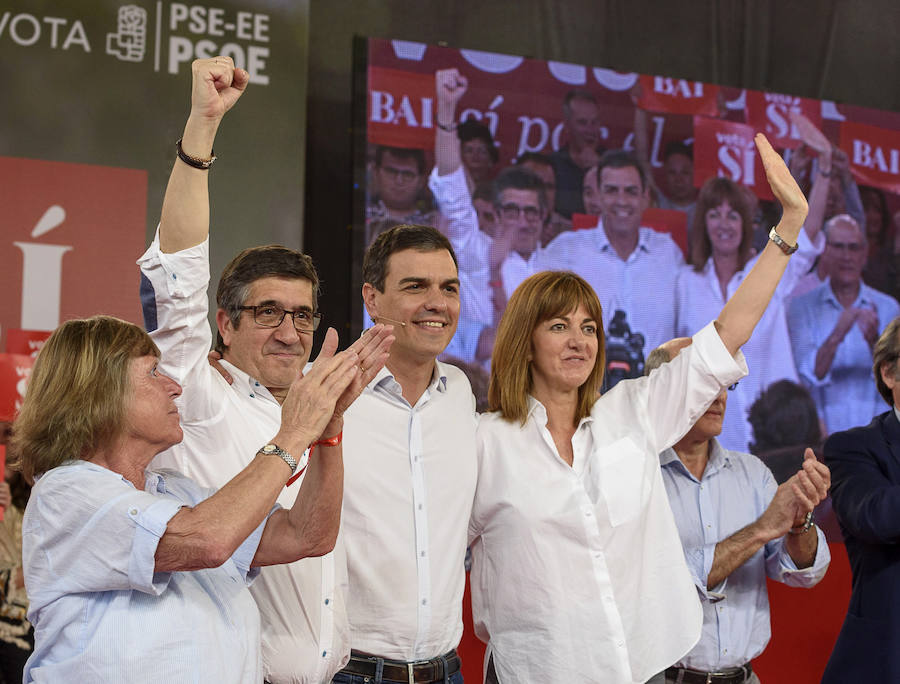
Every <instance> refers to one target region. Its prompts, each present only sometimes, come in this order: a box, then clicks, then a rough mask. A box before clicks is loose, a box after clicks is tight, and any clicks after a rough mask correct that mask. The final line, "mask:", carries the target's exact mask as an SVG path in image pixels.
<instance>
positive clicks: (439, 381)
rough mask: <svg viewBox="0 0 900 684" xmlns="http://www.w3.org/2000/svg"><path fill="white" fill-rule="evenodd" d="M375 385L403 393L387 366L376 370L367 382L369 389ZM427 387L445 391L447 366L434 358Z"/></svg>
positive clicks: (398, 393) (388, 390)
mask: <svg viewBox="0 0 900 684" xmlns="http://www.w3.org/2000/svg"><path fill="white" fill-rule="evenodd" d="M376 387H380V388H381V389H383V390H385V391H387V392H390V393H392V394H397V395H400V394H403V388H402V387H401V386H400V383H399V382H397V380H396V379H395V378H394V374H393V373H391V371H390V370H389V369H388V367H387V366H384V367H383V368H382V369H381V370H380V371H378V373H377V374H376V375H375V377H374V378H372V380H371V382H369V389H373V390H374V389H375V388H376ZM428 389H429V390H433V391H436V392H441V393H443V392H446V391H447V366H446V365H445V364H443V363H441V362H440V361H438V360H435V362H434V372H433V373H432V374H431V381H430V382H429V383H428Z"/></svg>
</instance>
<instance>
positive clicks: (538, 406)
mask: <svg viewBox="0 0 900 684" xmlns="http://www.w3.org/2000/svg"><path fill="white" fill-rule="evenodd" d="M525 415H526V416H527V418H526V421H527V420H529V419H530V418H531V417H532V415H534V419H535V420H536V421H538V422H539V423H540V424H541V425H546V424H547V409H546V408H545V407H544V405H543V404H542V403H541V402H540V401H538V400H537V399H535V398H534V397H533V396H531V395H530V394H529V395H528V408H527V409H526V414H525ZM593 422H594V417H593V416H592V415H591V414H590V413H589V414H588V415H586V416H585V417H584V418H582V419H581V420H580V421H579V422H578V428H577V429H578V430H580V429H581V428H582V426H584V425H591V424H592V423H593Z"/></svg>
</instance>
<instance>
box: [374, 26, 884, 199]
mask: <svg viewBox="0 0 900 684" xmlns="http://www.w3.org/2000/svg"><path fill="white" fill-rule="evenodd" d="M449 67H456V68H458V69H459V70H460V71H461V72H462V73H463V74H464V75H466V76H467V77H468V79H469V90H468V92H467V93H466V95H465V96H464V97H463V99H462V102H461V103H460V106H459V120H460V121H463V120H465V119H467V118H474V119H477V120H479V121H482V122H483V123H485V124H486V125H487V126H488V128H490V129H491V132H492V134H493V135H494V138H495V140H496V141H497V147H498V151H499V153H500V162H499V165H498V168H500V167H503V166H505V165H507V164H509V163H511V162H512V161H513V160H514V159H515V158H516V157H518V156H519V155H521V154H522V153H524V152H543V153H551V152H553V151H554V150H556V149H559V148H560V147H562V146H564V145H565V143H566V137H565V131H564V130H563V124H562V101H563V98H564V97H565V95H566V93H567V92H569V91H570V90H572V89H573V88H581V89H585V90H588V91H590V92H592V93H593V94H594V95H595V96H596V97H597V99H598V101H599V103H600V107H601V126H602V128H601V136H602V144H603V146H604V147H606V148H617V147H627V148H632V147H633V134H632V131H633V127H634V105H633V103H632V100H631V89H632V87H633V86H634V85H635V84H636V83H637V82H640V83H641V100H640V103H641V104H642V106H643V107H644V108H646V109H647V111H648V112H650V115H649V117H648V118H649V122H648V126H649V130H648V135H649V138H650V143H651V147H652V149H651V150H650V159H651V164H652V166H653V168H654V173H655V174H656V175H657V180H661V170H660V169H661V166H662V151H663V149H664V148H665V145H666V144H667V143H669V142H671V141H674V140H680V141H686V142H692V141H694V139H695V137H697V136H699V132H697V131H696V130H695V128H694V123H695V122H694V118H693V116H694V115H703V117H717V119H716V120H718V121H720V122H722V123H727V122H731V123H734V124H745V125H746V126H747V128H746V129H743V130H744V131H746V132H750V133H756V132H757V131H763V132H764V133H766V135H767V136H768V137H769V138H770V141H771V142H772V143H773V145H774V146H775V147H776V148H777V149H785V148H792V147H796V146H797V144H798V142H799V141H798V139H797V135H796V131H795V130H794V129H793V127H792V126H791V124H790V122H789V119H788V114H789V112H790V111H792V110H793V111H797V112H800V113H802V114H803V115H805V116H806V117H807V118H809V119H810V120H811V121H812V122H813V123H814V124H815V125H816V126H817V127H819V128H821V129H822V131H823V132H824V133H825V134H826V136H828V138H829V139H830V140H831V141H832V142H833V143H835V144H838V142H839V140H840V146H841V147H842V149H845V150H846V151H847V152H848V154H849V155H850V159H851V169H852V171H853V173H854V175H855V176H856V178H857V180H858V181H859V182H860V183H863V184H867V185H874V186H875V187H879V188H882V189H883V190H885V191H887V192H891V193H900V174H898V173H895V172H894V169H896V168H897V163H900V159H898V157H897V156H896V155H897V154H898V153H897V150H900V143H895V141H896V140H898V138H897V136H898V135H900V133H898V131H900V114H898V113H894V112H884V111H880V110H875V109H869V108H866V107H858V106H853V105H844V104H835V103H833V102H821V101H818V100H811V99H809V98H801V97H796V96H792V95H783V94H777V93H764V92H762V91H758V90H742V89H740V88H729V87H725V86H715V85H712V84H708V83H699V82H695V81H686V80H680V79H672V78H664V77H657V76H652V75H639V74H635V73H621V72H616V71H613V70H610V69H602V68H594V67H588V66H584V65H578V64H567V63H562V62H552V61H551V62H544V61H540V60H534V59H525V58H523V57H516V56H512V55H501V54H493V53H485V52H479V51H475V50H459V49H455V48H444V47H438V46H433V45H424V44H421V43H410V42H405V41H390V40H374V39H373V40H370V41H369V93H368V95H369V100H368V103H367V110H368V113H369V118H368V136H369V138H368V139H369V142H370V143H375V144H384V145H393V146H398V147H417V148H421V149H425V150H426V151H428V153H429V155H430V153H431V151H432V149H433V145H434V137H433V136H434V86H433V77H434V72H435V71H436V70H437V69H445V68H449ZM698 120H699V119H698ZM861 124H864V125H866V126H870V127H872V126H874V127H877V128H878V129H879V130H877V131H874V130H869V131H868V132H867V131H866V129H865V128H860V125H861ZM851 136H859V137H858V139H859V140H860V141H862V142H864V143H866V144H869V145H870V146H871V147H870V148H866V147H859V148H858V150H857V151H858V153H859V154H857V155H856V157H854V155H853V154H852V151H853V142H852V140H853V138H852V137H851ZM873 136H875V137H874V138H873ZM750 138H751V140H752V135H750ZM877 140H880V141H881V143H882V144H880V145H879V144H878V143H877V142H876V141H877ZM885 141H890V142H889V143H888V145H887V147H885V146H884V143H885ZM877 148H884V149H881V150H880V151H878V149H877ZM888 148H889V149H888ZM892 151H893V152H892ZM695 153H696V150H695ZM723 154H726V156H728V155H732V160H733V161H734V162H735V163H736V166H735V169H736V168H738V167H739V166H740V164H739V163H737V162H738V160H737V158H736V157H734V156H733V155H735V154H736V151H734V150H731V151H728V152H727V153H723ZM892 155H893V156H892ZM882 158H883V159H884V163H882V162H881V159H882ZM741 161H742V160H741ZM885 169H886V170H885ZM722 172H723V173H726V174H728V175H729V176H730V177H731V176H732V175H734V170H733V169H732V170H728V169H724V168H723V169H722ZM761 173H762V169H761V168H759V169H756V174H761ZM756 174H755V175H754V180H755V182H754V184H753V185H751V186H750V187H751V189H752V190H753V191H754V192H755V193H756V194H757V196H759V197H763V198H765V199H771V197H770V196H767V195H768V185H767V184H766V183H763V184H762V185H760V184H759V182H758V180H759V179H762V178H763V176H761V175H756ZM707 177H708V176H702V177H701V176H700V174H699V173H698V174H696V175H695V184H699V183H701V182H702V181H703V180H706V178H707ZM740 182H745V179H744V177H743V175H742V177H741V180H740Z"/></svg>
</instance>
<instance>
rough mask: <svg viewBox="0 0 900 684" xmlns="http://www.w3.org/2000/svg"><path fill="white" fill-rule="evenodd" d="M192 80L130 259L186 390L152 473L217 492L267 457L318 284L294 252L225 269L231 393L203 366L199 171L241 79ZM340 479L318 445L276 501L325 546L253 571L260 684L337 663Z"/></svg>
mask: <svg viewBox="0 0 900 684" xmlns="http://www.w3.org/2000/svg"><path fill="white" fill-rule="evenodd" d="M192 73H193V89H192V96H191V113H190V116H189V118H188V121H187V124H186V125H185V128H184V137H183V138H182V140H181V141H179V147H178V153H179V158H178V159H176V160H175V163H174V166H173V168H172V174H171V176H170V178H169V184H168V187H167V189H166V195H165V199H164V201H163V208H162V215H161V219H160V224H159V230H158V233H157V236H156V238H155V239H154V241H153V243H152V244H151V246H150V248H149V249H148V250H147V252H146V253H145V254H144V255H143V256H142V257H141V259H140V260H139V262H138V263H139V264H140V266H141V274H142V282H141V298H142V303H143V308H144V320H145V323H146V326H147V329H148V331H149V332H150V335H151V337H152V338H153V340H154V341H155V342H156V344H157V345H158V346H159V349H160V351H161V353H162V356H161V361H160V369H161V371H162V372H164V373H165V374H166V375H168V376H169V377H171V378H173V379H175V380H176V381H177V382H179V383H180V384H181V385H182V386H183V390H184V391H183V394H182V395H181V398H180V401H179V412H180V414H181V419H182V425H183V429H184V441H183V442H182V443H181V444H179V445H176V446H175V447H173V448H171V449H169V450H167V451H166V452H164V453H163V454H160V456H158V457H157V459H156V460H155V461H154V464H155V465H157V466H161V467H173V468H175V469H177V470H180V471H181V472H183V473H185V474H186V475H188V476H190V477H191V478H193V479H194V480H196V481H197V482H198V483H200V484H202V485H205V486H210V487H219V486H221V485H223V484H224V483H225V482H227V481H228V480H229V479H230V478H232V477H233V476H234V475H235V474H236V473H237V472H238V471H240V470H241V469H243V468H244V467H245V466H246V465H247V464H248V463H249V462H250V461H251V460H252V459H253V458H254V454H255V453H256V451H257V450H258V449H260V448H262V447H263V446H264V445H265V446H267V447H268V446H269V445H267V442H268V441H269V440H270V439H271V438H272V437H273V436H274V435H275V434H276V432H277V430H278V425H279V424H280V422H281V402H282V401H283V399H284V397H285V395H286V394H287V391H288V388H289V387H290V385H291V383H293V382H294V380H295V379H296V378H297V377H298V374H299V373H300V372H301V370H302V369H303V367H304V364H305V363H306V361H307V360H308V359H309V355H310V350H311V348H312V342H313V330H314V329H315V328H316V327H317V323H318V321H319V318H320V314H319V313H318V312H317V311H316V291H317V289H318V277H317V275H316V271H315V268H314V267H313V264H312V261H311V260H310V259H309V257H307V256H305V255H303V254H301V253H299V252H296V251H294V250H290V249H287V248H284V247H279V246H275V245H270V246H267V247H256V248H252V249H248V250H244V251H243V252H241V253H240V254H239V255H238V256H237V257H235V258H234V259H233V260H232V262H231V263H230V264H229V265H228V266H227V267H226V269H225V272H224V273H223V275H222V279H221V280H220V282H219V287H218V292H217V301H218V304H219V309H218V311H217V312H216V322H217V323H218V329H219V335H218V342H217V344H216V349H217V350H219V351H220V352H221V353H222V355H223V360H222V366H223V367H224V368H225V369H226V370H227V371H228V372H229V373H230V374H231V377H232V379H233V383H232V384H229V383H228V382H227V381H226V380H225V379H223V378H222V377H221V376H220V375H219V374H218V373H217V372H216V371H215V370H213V369H212V368H211V367H210V366H209V364H208V363H207V354H208V352H209V349H210V343H211V341H212V338H211V335H210V329H209V323H208V321H207V309H208V299H207V288H208V286H209V239H208V237H209V191H208V177H209V173H210V172H209V170H208V169H209V167H210V166H211V163H212V160H214V159H215V158H214V157H213V155H212V148H213V140H214V138H215V135H216V132H217V130H218V126H219V123H220V122H221V119H222V117H223V116H224V115H225V113H226V112H227V111H228V110H229V109H230V108H231V107H232V106H233V105H234V104H235V102H236V101H237V99H238V98H239V97H240V96H241V94H242V93H243V91H244V88H245V87H246V85H247V82H248V79H249V76H248V74H247V72H246V71H244V70H243V69H235V68H234V64H233V63H232V61H231V59H230V58H227V57H218V58H214V59H202V60H197V61H195V62H194V63H193V67H192ZM391 340H392V338H391V337H390V336H389V335H388V329H386V328H383V327H381V328H379V329H377V330H375V331H372V332H370V333H369V334H367V335H366V336H364V337H363V338H361V339H360V340H359V341H357V342H356V343H355V344H354V345H353V347H354V348H355V349H356V350H357V351H358V353H359V363H360V366H361V367H363V368H364V369H367V370H364V371H363V372H360V373H358V374H357V378H356V380H355V381H354V383H353V384H351V386H350V387H349V388H348V390H347V391H346V392H345V394H344V396H342V397H341V398H340V399H339V400H338V406H336V408H335V413H334V415H333V417H332V419H331V422H330V423H329V425H328V426H327V427H326V428H325V431H324V432H323V437H325V438H330V437H339V436H340V433H341V428H342V425H343V418H342V416H341V413H342V411H343V410H345V409H346V408H347V406H348V405H349V404H350V403H351V402H352V401H353V399H354V398H355V397H356V396H357V395H358V394H359V392H360V391H361V390H362V388H363V387H364V386H365V384H366V383H367V382H368V381H369V380H370V379H371V378H372V377H374V375H375V373H376V372H377V371H378V369H379V368H380V367H381V364H382V363H383V360H384V357H385V356H386V347H387V346H389V345H390V341H391ZM276 446H277V445H276ZM275 453H277V451H276V452H275ZM282 458H284V459H285V461H286V462H288V464H289V465H292V467H296V462H300V466H301V467H302V465H303V463H304V460H305V459H304V455H303V454H287V453H286V452H285V455H283V456H282ZM291 460H293V461H294V463H293V464H292V463H291ZM297 471H298V472H299V468H298V469H297ZM342 483H343V465H342V459H341V446H340V443H339V440H338V441H335V440H329V441H328V442H326V443H322V444H320V446H318V447H317V448H316V449H315V451H314V453H313V454H312V456H311V458H310V459H309V467H308V468H307V470H306V471H305V474H304V475H303V479H302V481H298V482H295V483H294V484H292V485H290V486H288V487H285V488H284V490H283V491H282V494H281V495H280V496H279V497H278V502H279V503H281V504H282V505H287V506H290V503H289V502H290V501H291V500H292V499H293V498H294V497H296V495H297V490H298V488H299V487H301V486H302V489H303V491H302V496H304V497H307V496H308V497H313V498H315V500H316V507H315V510H316V512H317V515H316V516H314V517H312V518H311V519H309V521H308V522H309V524H310V526H311V529H312V530H317V531H319V532H321V533H322V536H323V537H325V538H326V539H327V540H328V543H327V544H323V545H322V546H321V548H320V549H318V553H319V554H321V557H319V558H307V559H303V560H300V561H297V562H295V563H291V564H289V565H275V566H270V567H266V568H263V569H262V571H261V573H260V575H259V577H258V578H257V580H256V581H255V582H254V584H253V585H252V586H251V587H250V591H251V593H252V594H253V598H254V599H255V600H256V603H257V606H258V607H259V609H260V614H261V623H262V625H261V626H262V649H261V650H262V659H263V672H264V674H265V677H266V680H267V681H269V682H273V683H276V682H277V683H279V684H280V683H282V682H291V683H295V682H309V683H311V684H312V683H318V682H322V681H327V680H328V679H329V678H330V677H331V675H332V674H333V673H334V672H336V671H337V670H339V669H340V668H341V666H342V665H343V664H344V663H345V662H346V661H347V657H348V656H349V635H348V633H347V618H346V612H345V609H344V598H345V593H346V574H345V572H344V570H345V565H344V560H343V555H342V550H341V546H340V544H338V546H337V548H336V550H335V551H334V552H333V553H328V552H329V551H330V550H331V548H332V547H334V545H335V537H336V536H337V532H338V525H339V522H340V504H341V491H342Z"/></svg>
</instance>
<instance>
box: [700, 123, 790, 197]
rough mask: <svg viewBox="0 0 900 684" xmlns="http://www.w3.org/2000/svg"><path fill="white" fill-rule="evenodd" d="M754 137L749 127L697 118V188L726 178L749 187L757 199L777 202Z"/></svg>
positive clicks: (751, 128) (752, 130)
mask: <svg viewBox="0 0 900 684" xmlns="http://www.w3.org/2000/svg"><path fill="white" fill-rule="evenodd" d="M753 136H754V129H753V127H752V126H748V125H747V124H742V123H735V122H733V121H722V120H721V119H709V118H707V117H703V116H695V117H694V185H696V186H697V187H700V186H702V185H703V183H704V182H705V181H706V179H707V178H710V177H711V176H724V177H725V178H730V179H731V180H733V181H735V182H736V183H741V184H743V185H746V186H747V187H748V188H750V190H751V191H752V192H753V193H754V194H755V195H756V196H757V197H760V198H762V199H768V200H771V199H774V196H773V195H772V189H771V188H770V187H769V183H768V181H767V180H766V172H765V169H763V165H762V162H761V161H760V159H759V154H758V153H757V151H756V144H755V143H754V142H753Z"/></svg>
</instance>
